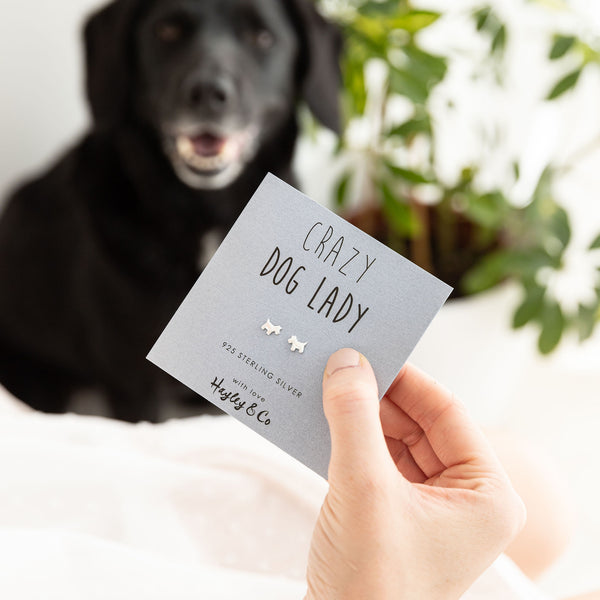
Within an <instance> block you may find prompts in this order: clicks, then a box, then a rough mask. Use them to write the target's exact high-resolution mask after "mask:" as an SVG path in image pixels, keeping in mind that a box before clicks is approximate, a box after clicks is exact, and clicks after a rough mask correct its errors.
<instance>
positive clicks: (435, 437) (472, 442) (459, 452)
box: [386, 365, 498, 467]
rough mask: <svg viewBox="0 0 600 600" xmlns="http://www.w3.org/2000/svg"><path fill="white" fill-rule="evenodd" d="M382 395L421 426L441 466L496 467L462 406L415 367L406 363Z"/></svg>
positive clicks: (487, 447)
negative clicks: (468, 464)
mask: <svg viewBox="0 0 600 600" xmlns="http://www.w3.org/2000/svg"><path fill="white" fill-rule="evenodd" d="M386 397H387V398H388V399H389V400H390V401H392V402H393V403H394V404H395V405H396V406H398V407H399V408H400V409H402V411H404V413H406V414H407V415H408V416H409V417H410V418H411V419H412V420H413V421H414V422H415V423H417V424H418V425H419V426H420V427H421V429H422V430H423V431H424V433H425V435H426V436H427V439H428V441H429V443H430V445H431V448H432V450H433V452H434V453H435V454H436V456H437V457H438V458H439V460H440V461H441V462H442V463H443V465H444V466H445V467H451V466H454V465H459V464H467V463H473V464H478V465H486V466H489V467H492V466H494V467H496V466H497V464H498V461H497V459H496V457H495V455H494V452H493V451H492V449H491V447H490V445H489V443H488V441H487V440H486V438H485V436H484V435H483V432H482V431H481V430H480V429H479V428H478V427H477V426H476V425H475V423H474V422H473V421H472V420H471V418H470V417H469V416H468V415H467V413H466V411H465V410H464V407H463V406H462V405H461V404H460V403H459V402H458V401H457V400H456V398H455V397H454V395H453V394H451V393H450V392H449V391H448V390H447V389H445V388H444V387H442V386H441V385H439V384H438V383H437V382H436V381H435V380H433V379H432V378H431V377H429V376H428V375H425V373H423V372H421V371H420V370H419V369H417V368H416V367H413V366H412V365H406V366H405V367H404V368H403V369H402V371H401V372H400V374H399V375H398V377H397V378H396V380H395V381H394V383H393V384H392V386H391V387H390V389H389V391H388V393H387V394H386Z"/></svg>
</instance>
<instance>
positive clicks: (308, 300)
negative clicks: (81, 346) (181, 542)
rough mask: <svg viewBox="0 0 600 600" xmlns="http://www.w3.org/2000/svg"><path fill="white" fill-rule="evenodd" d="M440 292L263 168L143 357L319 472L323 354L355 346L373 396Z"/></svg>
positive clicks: (322, 470)
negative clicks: (366, 364) (372, 382)
mask: <svg viewBox="0 0 600 600" xmlns="http://www.w3.org/2000/svg"><path fill="white" fill-rule="evenodd" d="M450 292H451V288H450V287H448V286H447V285H446V284H444V283H442V282H441V281H439V280H438V279H436V278H435V277H433V276H432V275H430V274H428V273H427V272H425V271H423V270H422V269H420V268H419V267H417V266H416V265H414V264H413V263H411V262H410V261H408V260H407V259H405V258H403V257H402V256H400V255H399V254H397V253H396V252H394V251H392V250H390V249H389V248H387V247H385V246H384V245H382V244H381V243H379V242H378V241H376V240H374V239H373V238H371V237H370V236H368V235H366V234H365V233H363V232H362V231H360V230H359V229H357V228H356V227H354V226H353V225H350V224H349V223H347V222H346V221H344V220H343V219H342V218H340V217H338V216H337V215H335V214H334V213H332V212H331V211H329V210H327V209H326V208H324V207H322V206H320V205H319V204H317V203H316V202H314V201H312V200H311V199H310V198H308V197H307V196H305V195H304V194H301V193H300V192H298V191H297V190H295V189H294V188H293V187H291V186H289V185H288V184H286V183H284V182H283V181H281V180H280V179H278V178H277V177H275V176H274V175H267V177H266V178H265V179H264V181H263V182H262V183H261V185H260V186H259V188H258V190H257V191H256V193H255V194H254V196H253V197H252V199H251V200H250V201H249V202H248V204H247V206H246V208H245V209H244V211H243V212H242V214H241V215H240V217H239V219H238V220H237V221H236V223H235V224H234V226H233V227H232V229H231V231H230V232H229V234H228V235H227V237H226V238H225V240H224V241H223V243H222V244H221V246H220V247H219V249H218V250H217V252H216V254H215V255H214V257H213V259H212V260H211V262H210V263H209V264H208V266H207V267H206V269H205V270H204V271H203V273H202V275H201V276H200V278H199V279H198V281H197V282H196V283H195V285H194V287H193V288H192V290H191V291H190V293H189V294H188V296H187V297H186V298H185V300H184V301H183V303H182V304H181V306H180V307H179V309H178V310H177V312H176V313H175V315H174V316H173V318H172V319H171V321H170V323H169V324H168V325H167V327H166V329H165V330H164V331H163V333H162V335H161V336H160V338H159V339H158V341H157V342H156V344H155V345H154V347H153V348H152V350H151V351H150V353H149V355H148V358H149V360H151V361H152V362H153V363H155V364H156V365H158V366H159V367H161V368H162V369H164V370H165V371H166V372H167V373H170V374H171V375H172V376H173V377H175V378H176V379H178V380H179V381H181V382H183V383H184V384H185V385H187V386H188V387H190V388H191V389H192V390H194V391H195V392H197V393H198V394H200V395H201V396H204V397H205V398H207V399H208V400H210V401H211V402H213V403H214V404H216V405H217V406H218V407H219V408H221V409H222V410H224V411H225V412H226V413H228V414H230V415H232V416H234V417H235V418H236V419H238V420H240V421H241V422H242V423H244V424H246V425H247V426H248V427H250V428H251V429H253V430H254V431H256V432H257V433H259V434H260V435H262V436H264V437H265V438H267V439H268V440H270V441H271V442H273V443H274V444H276V445H277V446H279V448H281V449H282V450H284V451H285V452H287V453H289V454H291V455H292V456H293V457H295V458H296V459H298V460H299V461H301V462H303V463H304V464H305V465H307V466H308V467H310V468H311V469H313V470H314V471H316V472H317V473H319V474H320V475H322V476H324V477H325V476H326V475H327V467H328V464H329V455H330V439H329V429H328V426H327V422H326V420H325V416H324V414H323V409H322V398H321V381H322V375H323V369H324V367H325V364H326V363H327V359H328V357H329V355H330V354H332V353H333V352H335V351H336V350H338V349H340V348H345V347H352V348H355V349H356V350H358V351H359V352H361V353H362V354H364V355H365V356H366V357H367V358H368V359H369V361H370V362H371V364H372V366H373V369H374V371H375V375H376V377H377V382H378V385H379V393H380V396H383V394H384V392H385V391H386V390H387V389H388V387H389V386H390V384H391V383H392V381H393V380H394V378H395V376H396V375H397V373H398V371H399V370H400V368H401V367H402V365H403V364H404V362H405V361H406V360H407V358H408V356H409V355H410V353H411V352H412V350H413V348H414V347H415V345H416V344H417V342H418V340H419V338H420V337H421V336H422V334H423V333H424V331H425V329H426V328H427V326H428V325H429V323H430V321H431V320H432V319H433V317H434V316H435V314H436V313H437V312H438V310H439V309H440V307H441V306H442V304H443V303H444V302H445V300H446V299H447V297H448V295H449V294H450ZM269 332H270V333H269Z"/></svg>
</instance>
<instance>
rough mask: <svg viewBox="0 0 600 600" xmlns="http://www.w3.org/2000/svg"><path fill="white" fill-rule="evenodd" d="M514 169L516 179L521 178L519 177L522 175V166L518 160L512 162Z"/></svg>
mask: <svg viewBox="0 0 600 600" xmlns="http://www.w3.org/2000/svg"><path fill="white" fill-rule="evenodd" d="M512 170H513V176H514V178H515V180H516V181H518V180H519V178H520V177H521V167H520V166H519V163H518V161H516V160H515V161H514V162H513V164H512Z"/></svg>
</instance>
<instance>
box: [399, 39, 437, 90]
mask: <svg viewBox="0 0 600 600" xmlns="http://www.w3.org/2000/svg"><path fill="white" fill-rule="evenodd" d="M403 51H404V53H405V54H406V56H407V58H408V66H407V67H406V68H407V70H409V71H410V72H411V73H413V74H414V75H415V76H416V77H418V78H419V79H421V80H422V81H424V82H426V83H427V85H428V86H429V87H431V86H434V85H435V84H436V83H439V82H440V81H441V80H442V79H444V77H445V76H446V72H447V70H448V63H447V60H446V58H444V57H443V56H437V55H435V54H431V53H429V52H425V51H424V50H421V48H418V47H417V46H416V45H415V44H409V45H407V46H405V47H404V48H403Z"/></svg>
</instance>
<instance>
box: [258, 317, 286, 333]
mask: <svg viewBox="0 0 600 600" xmlns="http://www.w3.org/2000/svg"><path fill="white" fill-rule="evenodd" d="M261 329H264V330H265V331H266V332H267V335H271V334H272V333H274V334H275V335H279V334H280V333H281V325H273V323H271V319H267V322H266V323H265V324H264V325H263V326H262V327H261Z"/></svg>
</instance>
